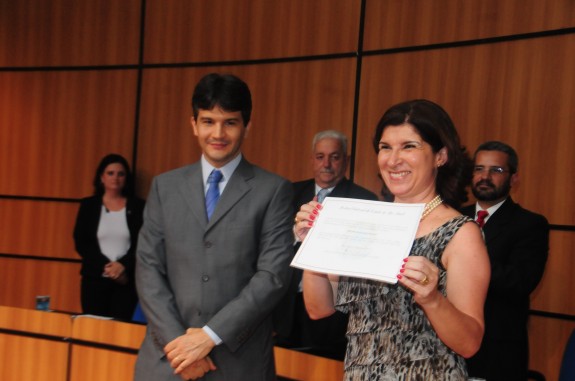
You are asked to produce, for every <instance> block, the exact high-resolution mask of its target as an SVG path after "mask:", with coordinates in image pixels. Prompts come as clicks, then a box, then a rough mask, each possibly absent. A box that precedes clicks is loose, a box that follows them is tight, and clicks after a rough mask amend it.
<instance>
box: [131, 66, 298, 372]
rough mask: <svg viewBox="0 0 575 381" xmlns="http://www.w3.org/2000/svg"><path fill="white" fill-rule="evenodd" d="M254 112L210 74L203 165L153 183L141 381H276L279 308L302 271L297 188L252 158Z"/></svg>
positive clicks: (233, 81) (200, 95) (147, 215)
mask: <svg viewBox="0 0 575 381" xmlns="http://www.w3.org/2000/svg"><path fill="white" fill-rule="evenodd" d="M251 106H252V104H251V94H250V90H249V88H248V86H247V85H246V84H245V83H244V82H243V81H242V80H241V79H239V78H237V77H235V76H232V75H219V74H209V75H207V76H205V77H204V78H202V79H201V80H200V82H199V83H198V84H197V86H196V88H195V90H194V94H193V97H192V109H193V116H192V118H191V124H192V128H193V131H194V134H195V135H196V136H197V138H198V142H199V144H200V146H201V148H202V157H201V160H200V161H199V162H196V163H194V164H192V165H189V166H186V167H183V168H179V169H176V170H173V171H170V172H167V173H164V174H161V175H159V176H157V177H156V178H155V179H154V180H153V183H152V187H151V190H150V194H149V196H148V200H147V205H146V209H145V212H144V225H143V227H142V229H141V232H140V237H139V244H138V250H137V266H136V282H137V288H138V294H139V297H140V301H141V304H142V309H143V310H144V313H145V315H146V318H147V320H148V327H147V331H146V337H145V339H144V342H143V344H142V347H141V349H140V352H139V355H138V360H137V363H136V371H135V380H137V381H147V380H150V381H159V380H180V379H184V380H189V379H198V378H201V379H202V380H210V381H215V380H222V381H223V380H226V381H229V380H262V381H268V380H275V367H274V357H273V339H272V319H271V314H270V312H271V311H272V309H273V308H274V306H275V305H276V303H277V302H278V301H279V300H280V298H281V297H282V295H283V294H284V292H285V291H286V289H287V285H288V283H289V279H290V276H291V270H290V267H289V262H290V260H291V257H292V255H293V251H292V244H293V234H292V230H291V228H292V214H293V212H292V206H291V205H292V188H291V184H290V183H289V182H288V181H287V180H285V179H283V178H281V177H279V176H277V175H274V174H272V173H269V172H267V171H265V170H263V169H261V168H259V167H257V166H254V165H252V164H250V163H248V162H247V161H246V159H245V158H243V157H242V154H241V145H242V141H243V139H244V138H245V136H246V135H247V133H248V131H249V129H250V125H251V124H250V115H251ZM218 171H219V172H220V173H219V174H218V176H215V175H216V174H217V172H218ZM212 172H214V173H212ZM214 177H217V178H216V179H215V180H213V178H214ZM214 194H215V195H214ZM206 201H207V203H208V204H210V205H209V206H208V205H206ZM214 204H215V209H214V208H213V205H214ZM212 209H214V210H213V212H212ZM212 213H213V214H212ZM209 215H211V217H208V216H209Z"/></svg>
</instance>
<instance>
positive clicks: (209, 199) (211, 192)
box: [206, 169, 223, 220]
mask: <svg viewBox="0 0 575 381" xmlns="http://www.w3.org/2000/svg"><path fill="white" fill-rule="evenodd" d="M222 177H223V175H222V172H221V171H220V170H217V169H214V170H213V171H212V173H210V175H209V176H208V192H207V193H206V213H207V215H208V220H209V219H210V218H211V217H212V214H213V213H214V210H215V209H216V204H217V203H218V200H219V199H220V188H219V185H218V184H219V182H220V181H221V180H222Z"/></svg>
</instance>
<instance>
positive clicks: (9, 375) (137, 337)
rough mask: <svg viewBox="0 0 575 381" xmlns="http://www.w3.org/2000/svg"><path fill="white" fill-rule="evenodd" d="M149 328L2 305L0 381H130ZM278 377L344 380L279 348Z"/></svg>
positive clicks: (329, 366)
mask: <svg viewBox="0 0 575 381" xmlns="http://www.w3.org/2000/svg"><path fill="white" fill-rule="evenodd" d="M145 331H146V327H145V326H144V325H140V324H131V323H123V322H119V321H114V320H103V319H99V318H94V317H88V316H77V317H74V316H71V315H68V314H63V313H57V312H42V311H36V310H29V309H22V308H14V307H2V306H0V380H9V381H12V380H18V381H28V380H29V381H101V380H106V381H129V380H132V378H133V374H134V365H135V363H136V356H137V351H138V349H139V347H140V344H141V342H142V340H143V338H144V335H145ZM275 356H276V368H277V374H278V375H279V376H283V377H287V378H290V379H293V380H301V381H308V380H309V381H312V380H313V381H324V380H325V381H332V380H341V379H342V378H343V364H342V363H341V362H340V361H335V360H330V359H327V358H323V357H318V356H313V355H309V354H305V353H301V352H297V351H292V350H289V349H284V348H279V347H276V348H275Z"/></svg>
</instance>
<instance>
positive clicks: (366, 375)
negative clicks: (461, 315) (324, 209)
mask: <svg viewBox="0 0 575 381" xmlns="http://www.w3.org/2000/svg"><path fill="white" fill-rule="evenodd" d="M469 221H473V220H472V219H471V218H469V217H467V216H458V217H454V218H453V219H451V220H449V221H447V222H446V223H445V224H443V225H442V226H440V227H439V228H438V229H436V230H435V231H433V232H431V233H429V234H427V235H425V236H423V237H419V238H416V239H415V241H414V243H413V247H412V248H411V252H410V255H414V256H415V255H418V256H424V257H426V258H428V259H429V260H430V261H431V262H433V263H434V264H435V265H436V266H437V267H438V268H439V282H438V289H439V291H440V292H441V293H442V294H443V295H446V283H447V272H446V270H445V268H444V267H443V266H442V264H441V257H442V254H443V251H444V249H445V247H446V246H447V244H448V243H449V242H450V240H451V238H452V237H453V236H454V235H455V233H456V232H457V231H458V230H459V228H460V227H461V226H463V224H465V223H466V222H469ZM336 308H337V309H338V310H339V311H342V312H346V313H349V323H348V328H347V338H348V345H347V352H346V356H345V364H344V365H345V377H344V379H345V380H346V381H363V380H369V381H397V380H409V381H415V380H421V381H433V380H437V381H459V380H467V369H466V365H465V361H464V359H463V358H462V357H461V356H459V355H458V354H456V353H455V352H453V351H452V350H451V349H449V348H448V347H447V346H446V345H445V344H443V342H442V341H441V340H440V339H439V338H438V337H437V335H436V333H435V331H434V330H433V328H432V326H431V324H430V323H429V320H427V317H426V316H425V314H424V313H423V310H422V309H421V308H420V307H419V306H418V305H417V303H415V301H414V300H413V297H412V295H411V293H410V292H409V291H408V290H407V289H406V288H404V287H403V286H401V285H399V283H397V284H388V283H382V282H378V281H374V280H368V279H357V278H349V277H340V281H339V286H338V292H337V299H336Z"/></svg>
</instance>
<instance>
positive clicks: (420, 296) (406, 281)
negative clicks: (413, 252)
mask: <svg viewBox="0 0 575 381" xmlns="http://www.w3.org/2000/svg"><path fill="white" fill-rule="evenodd" d="M397 278H398V279H399V283H401V284H402V285H404V286H405V287H407V288H409V289H410V290H411V291H412V292H413V297H414V299H415V301H416V302H417V303H418V304H420V305H421V304H425V303H428V302H431V301H432V300H433V299H434V298H435V297H436V296H437V294H438V291H437V284H438V282H439V269H438V268H437V266H435V265H434V264H433V263H431V261H430V260H429V259H427V258H425V257H421V256H410V257H407V258H405V259H404V260H403V265H402V267H401V270H400V272H399V274H398V275H397Z"/></svg>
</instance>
